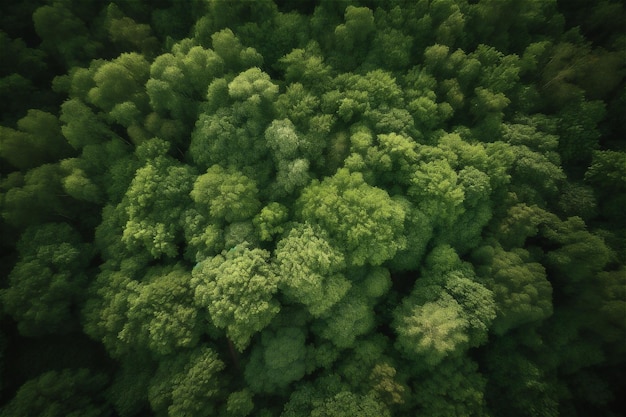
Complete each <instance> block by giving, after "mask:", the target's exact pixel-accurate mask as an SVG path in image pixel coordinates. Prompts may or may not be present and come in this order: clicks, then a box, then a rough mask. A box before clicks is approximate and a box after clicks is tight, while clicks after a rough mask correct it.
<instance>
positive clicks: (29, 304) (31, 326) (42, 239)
mask: <svg viewBox="0 0 626 417" xmlns="http://www.w3.org/2000/svg"><path fill="white" fill-rule="evenodd" d="M17 249H18V252H19V254H20V258H19V260H18V262H17V264H16V265H15V267H14V268H13V270H12V271H11V273H10V274H9V285H10V286H9V287H8V288H7V289H3V290H0V299H1V300H2V303H3V304H4V311H5V312H7V313H8V314H10V315H11V316H12V317H13V318H14V319H15V321H16V322H17V323H18V329H19V331H20V333H21V334H23V335H25V336H40V335H44V334H49V333H56V332H67V331H72V330H75V328H76V324H77V323H76V322H75V317H74V315H73V313H72V310H73V309H74V308H76V305H77V304H78V303H79V300H80V295H81V292H82V290H83V287H84V285H85V281H86V276H85V272H84V269H85V268H86V267H87V265H88V264H89V261H90V259H91V256H92V254H91V248H90V246H89V245H87V244H85V243H83V242H82V239H81V237H80V235H79V234H78V233H77V232H76V231H75V230H73V229H72V228H71V227H70V226H69V225H67V224H65V223H46V224H44V225H37V226H31V227H30V228H28V229H26V231H25V232H24V234H23V235H22V236H21V237H20V240H19V242H18V243H17Z"/></svg>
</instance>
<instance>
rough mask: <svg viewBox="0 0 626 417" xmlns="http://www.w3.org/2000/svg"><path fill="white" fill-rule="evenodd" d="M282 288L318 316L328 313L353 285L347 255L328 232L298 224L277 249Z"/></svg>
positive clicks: (289, 297) (290, 298)
mask: <svg viewBox="0 0 626 417" xmlns="http://www.w3.org/2000/svg"><path fill="white" fill-rule="evenodd" d="M275 256H276V263H277V274H278V277H279V278H278V279H279V283H278V286H279V288H280V289H281V291H282V292H283V293H284V294H285V295H286V296H287V298H288V300H293V301H295V302H299V303H302V304H304V305H305V306H306V308H307V310H308V311H309V313H311V315H313V316H314V317H319V316H320V315H322V314H324V313H325V312H326V311H327V310H328V309H329V308H331V307H332V306H333V305H335V304H336V303H337V302H338V301H340V300H341V299H342V298H343V297H344V295H346V292H347V291H348V290H349V289H350V286H351V284H350V281H348V280H347V279H346V278H345V276H344V275H343V274H342V270H343V269H344V268H345V261H344V256H343V255H342V253H341V252H339V251H338V250H337V249H335V248H333V247H332V246H331V245H330V244H329V243H328V241H327V239H326V234H325V233H323V232H322V231H321V230H319V229H317V230H316V229H314V228H313V227H311V226H310V225H308V224H305V225H298V226H295V227H293V228H292V229H291V231H290V232H289V234H288V235H287V236H286V237H285V238H283V239H282V240H280V242H278V245H277V247H276V251H275Z"/></svg>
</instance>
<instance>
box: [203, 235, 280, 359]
mask: <svg viewBox="0 0 626 417" xmlns="http://www.w3.org/2000/svg"><path fill="white" fill-rule="evenodd" d="M247 246H248V245H247V244H246V243H242V244H240V245H238V246H236V247H234V248H232V249H231V250H229V251H224V252H222V254H221V255H217V256H215V257H213V258H209V259H206V260H204V261H202V262H200V263H199V264H198V265H197V266H196V267H195V268H194V270H193V272H192V276H193V279H192V286H193V287H195V302H196V305H197V306H198V307H199V308H202V309H206V311H207V312H208V313H209V314H208V318H209V320H210V321H211V322H212V323H213V324H214V325H215V326H216V327H218V328H220V329H225V331H226V335H227V336H228V338H229V340H231V341H232V342H233V344H234V345H235V347H236V348H237V349H238V350H239V351H243V350H244V349H245V348H246V347H247V346H248V345H249V344H250V339H251V337H252V336H253V335H254V334H255V333H257V332H259V331H260V330H262V329H263V328H265V327H266V326H267V325H268V324H269V323H270V321H271V320H272V318H273V317H274V316H275V315H276V314H277V313H278V311H279V310H280V307H279V304H278V302H277V301H276V300H275V299H274V298H273V296H274V294H275V293H276V290H277V278H276V276H275V274H274V271H273V270H272V268H271V267H270V266H269V265H268V263H267V262H268V260H269V257H270V254H269V252H267V251H264V250H262V249H249V248H248V247H247Z"/></svg>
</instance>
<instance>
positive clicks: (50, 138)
mask: <svg viewBox="0 0 626 417" xmlns="http://www.w3.org/2000/svg"><path fill="white" fill-rule="evenodd" d="M17 128H18V129H17V130H14V129H10V128H7V127H4V126H0V158H3V159H5V160H6V161H8V162H9V163H10V164H11V165H13V166H14V167H15V168H17V169H20V170H27V169H30V168H34V167H38V166H40V165H43V164H44V163H52V162H56V161H58V160H60V159H63V158H64V157H68V156H69V155H71V151H72V149H71V147H70V146H68V143H67V142H66V141H65V138H64V137H63V136H62V135H61V126H60V123H59V120H58V119H57V118H56V117H55V116H54V115H52V114H50V113H47V112H44V111H41V110H33V109H31V110H29V111H28V113H27V114H26V116H24V117H23V118H21V119H20V120H19V121H18V122H17Z"/></svg>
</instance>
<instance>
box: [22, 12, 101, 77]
mask: <svg viewBox="0 0 626 417" xmlns="http://www.w3.org/2000/svg"><path fill="white" fill-rule="evenodd" d="M33 23H34V25H35V31H36V32H37V35H38V36H39V37H40V38H41V40H42V43H41V48H42V49H43V50H45V51H47V52H48V53H49V54H50V55H52V56H54V57H56V58H57V59H58V60H59V61H60V64H61V65H63V66H64V67H65V68H67V69H69V68H71V67H74V66H77V65H79V64H82V63H84V62H85V61H87V60H88V59H90V58H92V57H94V56H95V55H96V53H97V52H98V50H99V49H100V48H101V47H102V45H101V44H100V42H98V41H96V40H95V39H93V38H92V36H91V34H90V33H89V30H88V29H87V26H86V25H85V22H83V21H82V20H81V19H80V18H79V17H78V16H76V15H75V14H74V13H72V11H71V10H70V9H68V8H67V7H66V5H65V4H63V3H62V2H54V3H53V4H52V5H46V6H41V7H39V8H38V9H37V10H35V12H34V13H33Z"/></svg>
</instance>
